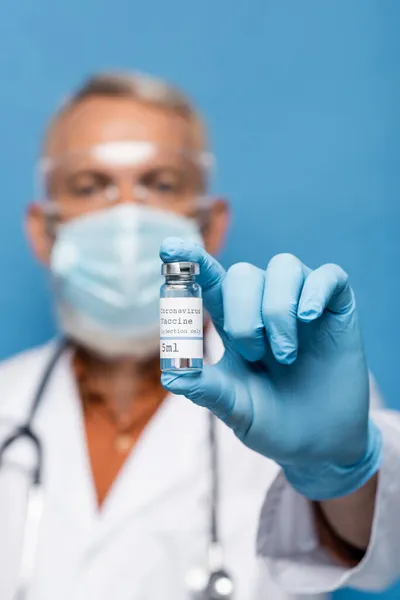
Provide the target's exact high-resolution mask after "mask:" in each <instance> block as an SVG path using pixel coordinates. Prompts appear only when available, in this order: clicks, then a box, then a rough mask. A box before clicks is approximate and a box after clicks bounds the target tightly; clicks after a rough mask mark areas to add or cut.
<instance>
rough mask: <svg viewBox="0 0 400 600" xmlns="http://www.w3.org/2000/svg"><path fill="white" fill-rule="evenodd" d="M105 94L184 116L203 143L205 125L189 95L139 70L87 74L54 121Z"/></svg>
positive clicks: (64, 103)
mask: <svg viewBox="0 0 400 600" xmlns="http://www.w3.org/2000/svg"><path fill="white" fill-rule="evenodd" d="M95 96H109V97H110V98H128V99H132V100H137V101H139V102H143V103H144V104H150V105H153V106H157V107H159V108H162V109H165V110H169V111H171V112H172V113H175V114H177V115H180V116H181V117H183V118H184V119H186V120H187V121H188V122H189V123H190V124H191V125H192V126H193V128H194V129H196V132H197V135H198V136H199V138H200V139H201V140H202V143H203V144H204V145H206V137H207V136H206V128H205V124H204V121H203V119H202V117H201V116H200V114H199V112H198V111H197V109H196V108H195V107H194V105H193V103H192V102H191V101H190V100H189V98H188V97H187V96H186V94H184V93H183V92H181V90H179V89H178V88H177V87H175V86H174V85H171V84H170V83H168V82H166V81H164V80H163V79H159V78H157V77H153V76H151V75H147V74H144V73H139V72H132V73H130V72H126V73H121V72H113V71H111V72H104V73H97V74H94V75H91V76H90V77H89V78H88V79H87V80H86V81H84V82H83V84H82V85H81V86H80V87H79V88H78V89H77V90H76V91H75V92H74V93H73V94H72V95H71V96H69V97H68V98H66V100H65V101H64V102H63V104H62V105H61V107H60V109H59V111H58V112H57V114H56V115H55V118H54V121H57V120H58V118H60V117H62V116H63V115H64V114H66V113H67V112H68V111H69V110H70V109H71V108H73V107H74V106H76V105H77V104H79V103H80V102H81V101H83V100H85V99H86V98H91V97H95Z"/></svg>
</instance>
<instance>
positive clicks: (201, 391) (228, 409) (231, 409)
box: [161, 366, 248, 435]
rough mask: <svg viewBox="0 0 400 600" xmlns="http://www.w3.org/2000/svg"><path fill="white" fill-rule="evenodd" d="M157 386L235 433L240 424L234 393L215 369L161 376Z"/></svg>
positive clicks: (226, 379)
mask: <svg viewBox="0 0 400 600" xmlns="http://www.w3.org/2000/svg"><path fill="white" fill-rule="evenodd" d="M161 383H162V384H163V386H164V387H165V388H166V389H167V390H168V391H169V392H171V393H172V394H177V395H182V396H186V398H189V400H191V401H192V402H194V403H195V404H198V405H199V406H204V407H206V408H208V409H210V410H211V411H212V412H213V413H214V414H215V415H216V416H217V417H219V418H220V419H221V420H222V421H224V422H225V423H226V424H227V425H228V426H229V427H231V428H232V429H233V430H234V431H235V433H237V435H239V433H241V432H239V431H236V430H237V429H238V427H239V426H240V429H242V426H244V428H245V429H247V428H248V424H247V423H244V422H243V414H242V415H238V414H236V411H235V393H234V387H233V386H232V381H231V380H228V377H227V375H226V374H225V373H224V372H223V371H222V370H220V369H218V367H217V366H205V367H204V369H203V370H202V371H201V372H199V373H193V374H192V373H183V374H180V373H172V372H171V373H163V374H162V377H161Z"/></svg>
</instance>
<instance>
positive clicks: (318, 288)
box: [161, 238, 400, 593]
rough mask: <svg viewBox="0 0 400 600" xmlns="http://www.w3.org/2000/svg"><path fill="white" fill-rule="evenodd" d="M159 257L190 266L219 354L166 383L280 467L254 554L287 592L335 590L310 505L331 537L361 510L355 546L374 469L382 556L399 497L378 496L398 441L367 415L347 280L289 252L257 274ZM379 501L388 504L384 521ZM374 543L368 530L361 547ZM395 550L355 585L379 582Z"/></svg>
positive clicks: (182, 251) (169, 245)
mask: <svg viewBox="0 0 400 600" xmlns="http://www.w3.org/2000/svg"><path fill="white" fill-rule="evenodd" d="M161 258H162V260H164V261H166V262H168V261H176V260H188V261H192V262H197V263H199V265H200V276H199V283H200V285H201V286H202V288H203V299H204V304H205V307H206V308H207V310H208V313H209V314H210V316H211V318H212V320H213V322H214V325H215V327H216V329H217V331H218V333H219V334H220V336H221V338H222V341H223V343H224V346H225V354H224V356H223V358H222V359H221V361H219V363H217V364H216V365H213V366H206V367H205V368H204V370H203V371H202V372H201V373H198V374H196V375H193V376H190V377H188V376H180V375H176V374H173V375H171V374H168V373H164V374H163V376H162V381H163V384H164V386H165V387H166V388H167V389H168V390H169V391H171V392H172V393H175V394H183V395H185V396H186V397H187V398H189V399H190V400H192V401H193V402H195V403H196V404H198V405H200V406H205V407H207V408H209V409H210V410H212V411H213V412H214V413H215V414H216V415H217V417H219V418H220V419H221V420H223V421H224V422H225V423H226V425H228V426H229V427H230V428H231V429H232V430H233V431H234V433H235V434H236V436H237V437H238V438H239V439H240V440H241V441H242V442H243V443H244V444H245V445H247V446H248V447H249V448H251V449H252V450H255V451H256V452H258V453H259V454H262V455H263V456H266V457H267V458H270V459H272V460H274V461H275V462H276V463H278V464H279V465H280V466H281V471H280V475H279V476H278V479H277V481H276V482H275V484H274V485H273V486H272V488H271V490H270V491H269V493H268V494H267V502H266V505H265V510H264V514H263V518H262V521H261V528H260V532H261V537H260V538H259V548H260V553H261V554H262V555H263V556H265V557H266V558H267V559H269V560H266V564H267V565H269V566H270V568H271V570H272V571H275V574H276V576H277V578H278V579H279V581H280V584H281V585H283V587H286V589H288V590H289V591H291V592H293V593H317V592H318V591H321V592H323V591H328V590H329V589H334V588H336V587H338V586H339V585H343V583H342V580H343V581H345V579H346V576H343V577H342V576H340V577H339V579H338V577H337V574H338V572H340V565H338V564H337V563H333V562H332V560H331V557H330V556H329V554H328V553H327V552H326V551H324V548H322V546H321V544H320V543H319V540H318V538H317V536H316V532H315V520H314V518H313V506H314V504H313V502H321V503H323V504H321V510H322V511H323V514H324V515H325V511H328V512H329V515H330V516H329V517H328V519H329V518H332V519H333V521H334V522H335V519H336V522H335V523H334V524H335V525H336V526H339V528H340V530H341V531H344V528H345V527H344V526H345V525H346V523H348V520H349V519H350V518H351V517H352V516H355V512H356V506H357V505H359V504H358V503H361V504H363V505H364V507H363V516H362V517H360V519H359V520H358V521H357V523H356V524H355V525H354V526H353V528H352V531H351V536H352V538H351V539H354V540H355V541H358V542H360V543H361V546H363V545H364V546H365V542H366V538H367V537H368V534H369V528H370V523H371V512H372V506H371V504H369V505H368V502H367V505H365V501H366V496H364V494H368V497H369V498H370V499H372V497H373V490H372V488H371V487H370V486H371V485H373V481H374V478H375V476H376V474H377V473H378V471H380V473H379V480H378V482H379V485H378V496H377V498H378V500H377V504H376V507H377V508H376V509H375V516H376V515H377V514H378V515H380V516H381V520H382V521H383V523H384V524H385V523H386V532H385V531H384V529H385V525H384V526H383V527H382V526H380V527H379V531H380V534H379V535H380V540H381V543H382V538H384V537H390V544H391V546H389V547H390V548H391V549H392V548H394V547H395V546H394V543H398V545H400V529H399V531H395V529H394V528H393V526H391V527H388V526H387V522H386V521H385V519H387V515H389V516H390V517H391V518H393V506H395V507H396V508H395V510H396V513H395V514H396V517H397V510H398V502H394V501H393V498H395V499H396V500H398V497H397V498H396V495H397V496H398V494H399V490H398V489H395V490H394V492H393V493H390V494H388V489H391V483H392V482H391V480H393V478H398V472H400V464H399V463H400V461H399V456H400V448H399V441H398V438H399V437H400V436H399V431H398V430H397V431H396V441H395V442H393V440H392V433H393V432H392V431H391V426H392V424H391V423H389V424H388V423H386V424H385V423H384V424H379V423H375V422H374V420H373V419H371V418H370V414H369V404H370V389H369V382H368V368H367V364H366V360H365V354H364V348H363V343H362V336H361V331H360V328H359V322H358V316H357V309H356V303H355V298H354V294H353V291H352V289H351V287H350V285H349V281H348V276H347V275H346V273H344V271H343V270H342V269H340V267H338V266H336V265H323V266H322V267H320V268H318V269H316V270H314V271H312V270H311V269H309V268H308V267H307V266H306V265H304V264H302V263H301V262H300V261H299V260H298V259H297V258H296V257H294V256H292V255H288V254H284V255H279V256H276V257H274V258H273V259H272V260H271V261H270V263H269V265H268V267H267V269H266V271H262V270H261V269H258V268H256V267H255V266H253V265H250V264H245V263H241V264H236V265H233V266H232V267H231V268H230V270H229V271H228V272H227V273H226V272H225V271H224V270H223V268H222V267H221V265H219V264H218V263H217V262H216V261H215V260H214V259H213V258H212V257H211V256H210V255H208V254H207V253H206V252H205V250H204V249H203V248H201V247H200V246H194V245H193V244H191V243H189V242H188V243H186V242H184V241H182V240H176V239H171V238H170V239H168V240H167V241H166V242H164V244H163V246H162V249H161ZM385 436H386V438H387V439H385ZM388 440H389V441H388ZM392 442H393V443H394V444H395V447H396V444H397V447H396V448H397V450H396V452H397V454H396V452H394V454H393V456H394V458H390V457H391V446H390V444H391V443H392ZM384 443H388V444H389V445H388V448H386V449H385V452H386V454H385V452H384V450H383V446H384ZM398 455H399V456H398ZM384 461H386V463H385V466H383V462H384ZM393 465H395V466H396V469H393ZM368 482H370V483H368ZM362 488H364V489H363V490H362ZM360 490H362V491H360ZM369 494H371V496H370V495H369ZM350 496H351V498H350ZM346 497H347V500H343V498H346ZM336 498H342V500H341V501H340V502H342V503H343V502H346V503H347V504H346V506H347V510H348V511H349V510H350V512H348V515H347V517H346V519H347V521H343V518H341V519H339V521H340V522H337V520H338V516H337V515H338V509H339V505H338V501H335V500H334V499H336ZM379 498H381V499H382V498H383V499H385V500H386V502H387V503H388V506H387V510H386V511H385V512H384V513H383V514H382V513H381V512H380V510H382V505H383V504H384V502H383V500H381V501H379ZM349 503H351V505H350V504H349ZM342 506H343V504H342ZM379 506H380V507H381V509H379ZM389 509H390V510H389ZM390 511H392V512H390ZM374 518H375V517H374ZM378 521H379V519H378ZM373 532H374V527H373ZM388 533H389V534H390V535H389V536H388ZM392 534H393V536H392ZM394 540H395V541H394ZM377 546H379V544H376V543H374V533H372V536H371V542H370V546H369V548H373V549H374V548H376V547H377ZM371 552H372V555H373V553H374V551H371ZM371 552H369V551H368V552H367V553H366V555H365V560H364V561H362V562H363V564H365V562H366V561H367V560H370V558H371ZM399 553H400V548H398V550H397V552H393V556H394V557H395V558H393V557H392V559H391V561H390V560H386V561H385V563H384V564H380V565H379V567H380V571H379V569H378V571H377V572H375V574H374V577H370V578H369V579H368V577H367V578H365V577H364V581H363V582H362V585H365V586H366V587H367V588H368V585H369V586H370V587H369V589H376V587H377V586H378V587H379V586H380V585H385V582H386V581H387V580H390V576H393V573H395V572H396V570H395V569H394V567H393V561H394V560H397V558H398V556H399ZM380 560H381V559H380ZM321 561H322V562H321ZM378 562H379V561H378ZM381 563H382V560H381ZM321 564H323V565H324V567H323V568H322V569H321V568H319V567H320V566H321ZM375 566H376V565H375ZM360 567H361V563H360V565H358V567H356V568H355V570H356V571H357V569H358V571H360ZM358 571H357V572H358ZM293 573H295V574H296V576H294V577H290V575H293ZM364 573H365V571H364ZM332 574H333V575H332ZM322 575H323V578H322V579H323V581H322V582H321V576H322ZM341 575H343V573H342V574H341ZM288 576H289V577H288ZM331 576H332V577H331ZM353 579H354V578H353ZM382 582H383V584H382ZM318 587H320V588H321V589H320V590H318V589H315V588H318Z"/></svg>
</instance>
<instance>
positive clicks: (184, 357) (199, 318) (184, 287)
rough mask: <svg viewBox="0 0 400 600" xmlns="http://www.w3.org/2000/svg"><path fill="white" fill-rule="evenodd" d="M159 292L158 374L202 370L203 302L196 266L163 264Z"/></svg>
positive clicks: (181, 263)
mask: <svg viewBox="0 0 400 600" xmlns="http://www.w3.org/2000/svg"><path fill="white" fill-rule="evenodd" d="M161 271H162V274H163V275H164V276H165V283H164V285H162V286H161V291H160V366H161V371H179V372H185V371H186V372H196V371H201V370H202V368H203V301H202V295H201V287H200V286H199V284H198V283H196V275H198V274H199V272H200V270H199V265H198V264H196V263H192V262H175V263H164V264H163V265H162V269H161Z"/></svg>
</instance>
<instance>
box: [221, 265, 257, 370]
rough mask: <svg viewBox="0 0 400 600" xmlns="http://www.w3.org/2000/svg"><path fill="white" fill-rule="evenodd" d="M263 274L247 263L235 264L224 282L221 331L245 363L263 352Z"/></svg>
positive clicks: (254, 359)
mask: <svg viewBox="0 0 400 600" xmlns="http://www.w3.org/2000/svg"><path fill="white" fill-rule="evenodd" d="M264 280H265V277H264V272H263V271H262V270H261V269H258V268H257V267H255V266H254V265H250V264H248V263H237V264H235V265H233V266H232V267H231V268H230V269H228V272H227V273H226V276H225V279H224V283H223V302H224V316H225V321H224V330H225V333H226V334H227V336H228V338H229V340H230V342H231V344H232V347H233V349H234V350H236V352H239V354H241V355H242V356H243V357H244V358H245V359H246V360H249V361H256V360H260V359H261V358H262V357H263V355H264V353H265V348H266V346H265V331H264V323H263V320H262V316H261V304H262V298H263V292H264Z"/></svg>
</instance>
